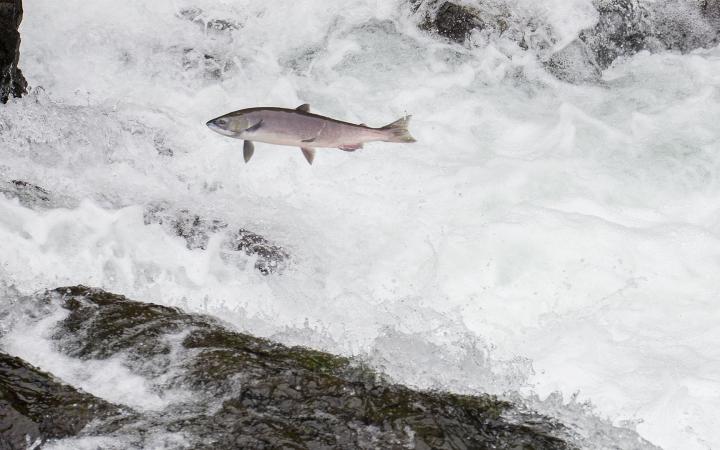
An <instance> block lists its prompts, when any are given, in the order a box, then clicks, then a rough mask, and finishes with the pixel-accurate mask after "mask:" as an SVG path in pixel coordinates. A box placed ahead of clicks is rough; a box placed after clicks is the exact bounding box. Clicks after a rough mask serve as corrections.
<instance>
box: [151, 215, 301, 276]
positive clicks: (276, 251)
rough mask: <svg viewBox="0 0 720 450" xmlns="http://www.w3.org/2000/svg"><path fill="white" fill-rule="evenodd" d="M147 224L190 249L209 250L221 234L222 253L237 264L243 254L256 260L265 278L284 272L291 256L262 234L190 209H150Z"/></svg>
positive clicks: (257, 268) (258, 268)
mask: <svg viewBox="0 0 720 450" xmlns="http://www.w3.org/2000/svg"><path fill="white" fill-rule="evenodd" d="M143 217H144V220H145V224H147V225H149V224H159V225H162V226H163V228H164V229H165V230H166V231H167V232H169V233H172V234H175V235H177V236H180V237H181V238H183V239H184V240H185V242H186V245H187V248H188V249H190V250H194V249H202V250H205V249H207V246H208V243H209V241H210V238H211V237H212V236H213V235H215V234H218V233H222V234H223V242H222V249H223V251H224V252H225V254H226V256H227V258H228V259H232V260H235V259H237V258H233V253H238V252H240V253H242V254H244V255H245V256H248V257H251V258H255V263H254V267H255V269H256V270H258V271H259V272H260V273H262V274H263V275H269V274H272V273H276V272H280V271H282V270H283V269H284V268H285V267H286V266H287V263H288V260H289V258H290V255H289V254H288V253H287V252H286V251H285V250H284V249H283V248H281V247H279V246H278V245H275V244H273V243H271V242H270V241H268V240H267V239H265V238H264V237H263V236H260V235H259V234H256V233H253V232H251V231H248V230H246V229H244V228H238V229H231V228H230V226H229V225H228V224H227V223H225V222H224V221H222V220H219V219H205V218H203V217H201V216H199V215H197V214H193V213H191V212H190V211H188V210H186V209H181V210H178V211H173V210H172V209H171V208H170V207H169V206H168V205H166V204H162V203H158V204H153V205H149V206H148V207H147V208H146V209H145V212H144V215H143Z"/></svg>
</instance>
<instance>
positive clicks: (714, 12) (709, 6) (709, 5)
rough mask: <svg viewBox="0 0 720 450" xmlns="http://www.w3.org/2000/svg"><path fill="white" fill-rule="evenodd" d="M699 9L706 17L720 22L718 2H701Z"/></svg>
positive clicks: (715, 0) (710, 0) (717, 0)
mask: <svg viewBox="0 0 720 450" xmlns="http://www.w3.org/2000/svg"><path fill="white" fill-rule="evenodd" d="M700 9H701V11H702V13H703V15H705V16H706V17H708V18H710V19H713V20H720V0H702V1H701V2H700Z"/></svg>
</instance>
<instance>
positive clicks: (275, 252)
mask: <svg viewBox="0 0 720 450" xmlns="http://www.w3.org/2000/svg"><path fill="white" fill-rule="evenodd" d="M225 247H226V248H228V249H230V250H232V251H239V252H243V253H245V254H246V255H247V256H254V257H257V260H256V261H255V268H256V269H257V270H258V271H260V273H262V274H263V275H269V274H271V273H275V272H278V271H280V270H281V269H283V268H284V267H285V265H286V262H287V260H288V259H289V258H290V255H289V254H288V253H287V252H286V251H285V250H283V249H282V248H281V247H278V246H277V245H275V244H272V243H270V242H269V241H268V240H267V239H265V238H264V237H262V236H260V235H259V234H255V233H253V232H251V231H248V230H244V229H242V228H241V229H239V230H238V231H236V232H234V233H232V234H230V235H229V236H228V239H227V240H226V241H225Z"/></svg>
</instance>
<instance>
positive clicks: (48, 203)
mask: <svg viewBox="0 0 720 450" xmlns="http://www.w3.org/2000/svg"><path fill="white" fill-rule="evenodd" d="M0 194H2V195H4V196H5V197H8V198H16V199H18V201H19V202H20V204H21V205H23V206H25V207H26V208H30V209H50V208H60V207H68V206H72V205H74V204H75V203H76V202H75V201H74V200H73V199H71V198H69V197H65V196H59V195H55V194H53V193H51V192H49V191H48V190H47V189H44V188H42V187H40V186H36V185H34V184H32V183H28V182H27V181H22V180H11V181H9V182H6V181H0Z"/></svg>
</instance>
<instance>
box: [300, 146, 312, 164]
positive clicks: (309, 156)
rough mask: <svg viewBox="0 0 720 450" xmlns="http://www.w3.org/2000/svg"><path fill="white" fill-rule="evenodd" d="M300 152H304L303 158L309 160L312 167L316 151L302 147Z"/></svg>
mask: <svg viewBox="0 0 720 450" xmlns="http://www.w3.org/2000/svg"><path fill="white" fill-rule="evenodd" d="M300 150H302V153H303V156H305V159H307V162H308V164H310V165H312V163H313V160H315V149H314V148H306V147H300Z"/></svg>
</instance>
